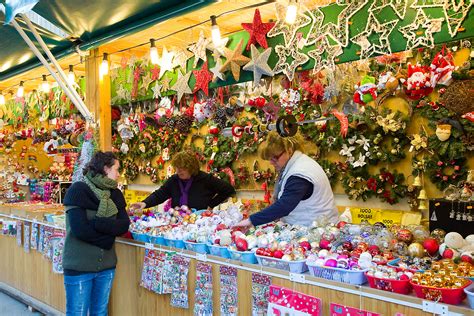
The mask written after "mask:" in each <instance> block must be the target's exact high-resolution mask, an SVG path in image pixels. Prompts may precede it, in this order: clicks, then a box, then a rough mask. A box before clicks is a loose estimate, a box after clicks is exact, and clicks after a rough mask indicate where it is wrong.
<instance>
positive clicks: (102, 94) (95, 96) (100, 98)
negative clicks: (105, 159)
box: [86, 48, 112, 151]
mask: <svg viewBox="0 0 474 316" xmlns="http://www.w3.org/2000/svg"><path fill="white" fill-rule="evenodd" d="M103 53H104V52H102V51H101V50H100V48H97V49H93V50H91V51H90V55H89V57H88V58H87V61H86V105H87V108H88V109H89V110H90V111H91V113H92V114H93V115H94V118H95V120H96V123H97V127H98V128H99V146H100V150H102V151H110V150H112V122H111V121H112V117H111V107H110V76H109V75H106V76H104V77H103V78H100V75H99V67H100V64H101V63H102V57H103Z"/></svg>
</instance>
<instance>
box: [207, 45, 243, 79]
mask: <svg viewBox="0 0 474 316" xmlns="http://www.w3.org/2000/svg"><path fill="white" fill-rule="evenodd" d="M242 45H243V40H240V41H239V44H237V46H236V47H235V49H234V50H230V49H229V48H227V47H224V55H225V58H226V61H225V63H224V64H223V65H222V68H221V69H220V71H221V72H225V71H227V70H231V72H232V76H233V77H234V79H235V81H239V79H240V67H242V66H243V65H245V64H247V63H248V62H249V61H250V59H249V58H248V57H245V56H244V55H242ZM211 78H212V77H211Z"/></svg>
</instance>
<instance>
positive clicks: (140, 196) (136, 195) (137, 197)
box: [123, 190, 150, 205]
mask: <svg viewBox="0 0 474 316" xmlns="http://www.w3.org/2000/svg"><path fill="white" fill-rule="evenodd" d="M149 194H150V193H149V192H144V191H135V190H125V191H124V193H123V195H124V197H125V201H126V202H127V204H128V205H130V204H132V203H136V202H141V201H143V200H144V199H145V198H146V197H147V196H148V195H149Z"/></svg>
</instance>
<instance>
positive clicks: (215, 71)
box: [209, 57, 225, 82]
mask: <svg viewBox="0 0 474 316" xmlns="http://www.w3.org/2000/svg"><path fill="white" fill-rule="evenodd" d="M215 59H216V64H215V65H214V67H212V68H211V69H209V70H210V71H211V72H212V82H216V81H217V79H220V80H222V81H224V80H225V75H224V74H223V73H222V72H221V68H222V61H221V59H220V58H219V57H217V58H215Z"/></svg>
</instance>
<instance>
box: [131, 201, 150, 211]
mask: <svg viewBox="0 0 474 316" xmlns="http://www.w3.org/2000/svg"><path fill="white" fill-rule="evenodd" d="M145 207H146V204H145V202H137V203H132V204H131V205H130V209H132V210H143V209H144V208H145Z"/></svg>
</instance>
